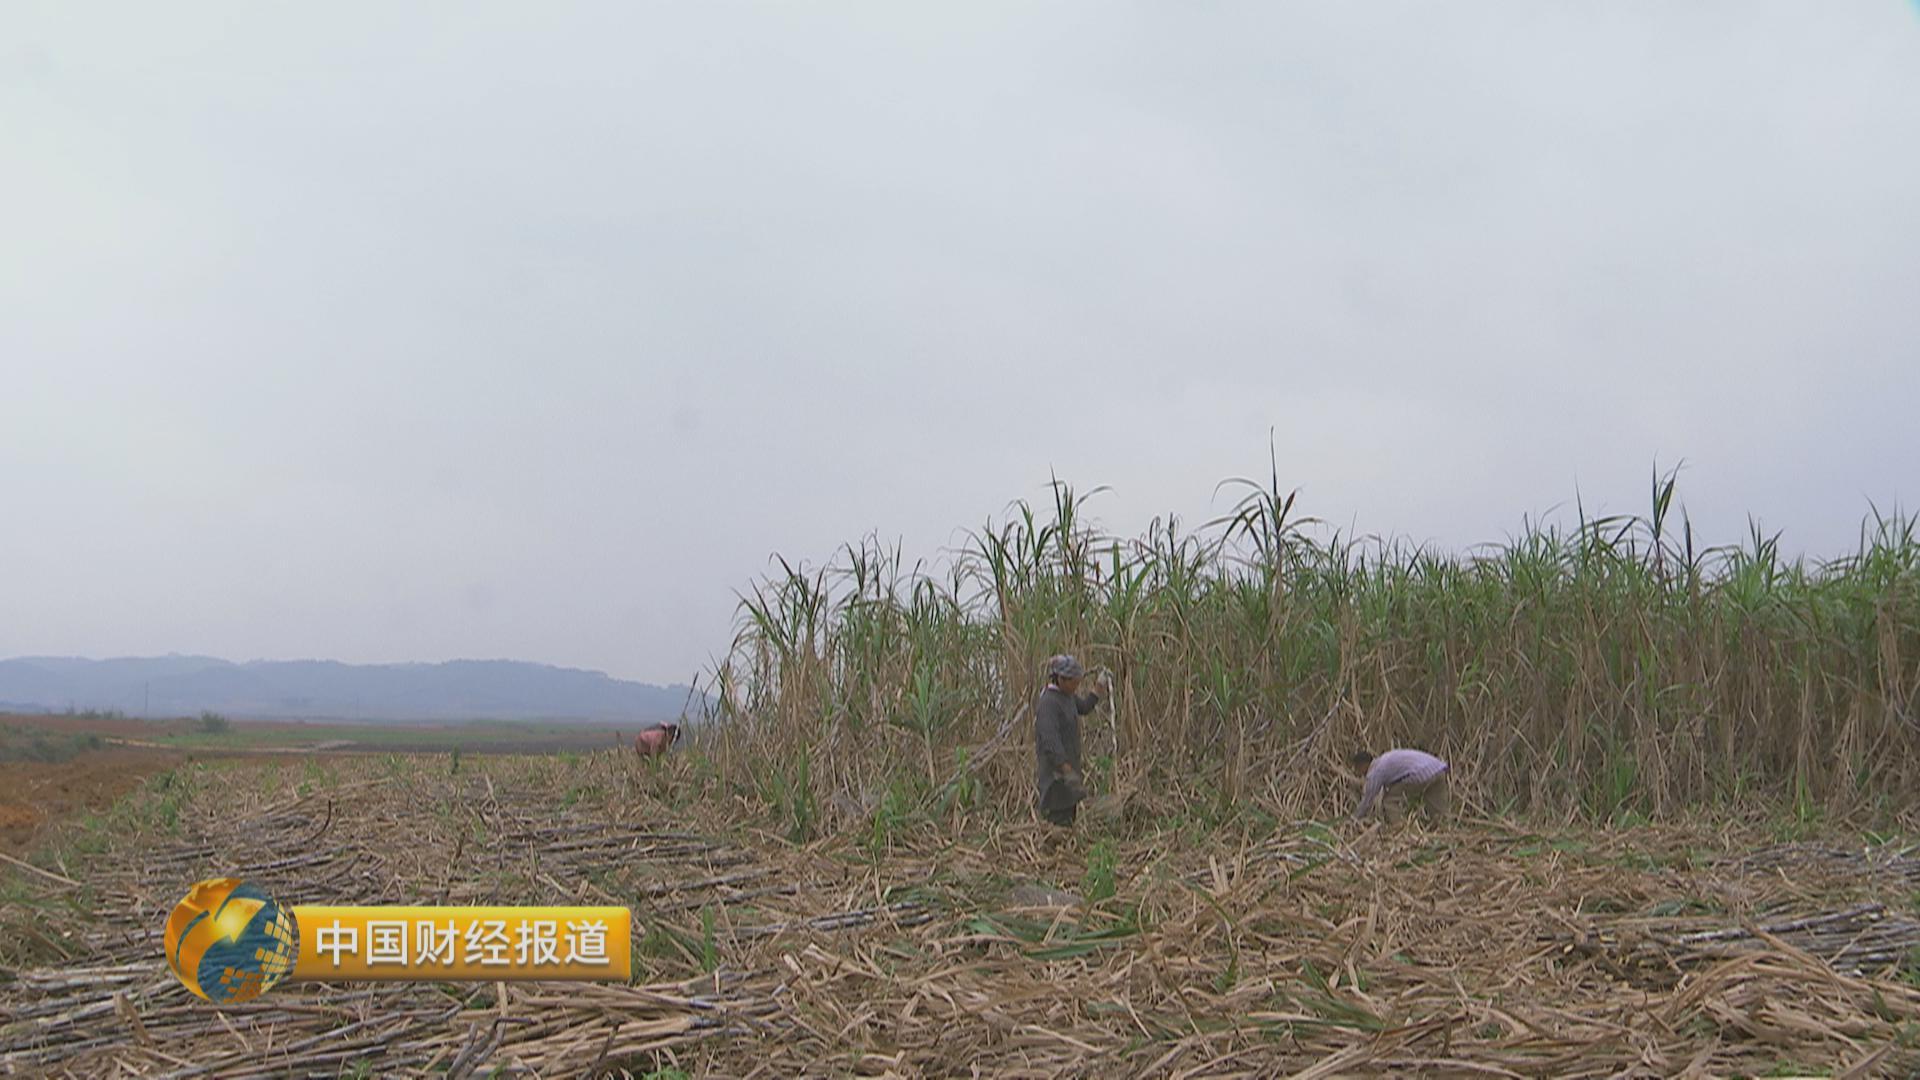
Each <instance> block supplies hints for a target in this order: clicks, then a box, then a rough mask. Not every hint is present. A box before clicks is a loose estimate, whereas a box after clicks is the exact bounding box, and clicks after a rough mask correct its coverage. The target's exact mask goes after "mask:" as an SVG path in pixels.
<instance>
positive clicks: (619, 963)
mask: <svg viewBox="0 0 1920 1080" xmlns="http://www.w3.org/2000/svg"><path fill="white" fill-rule="evenodd" d="M290 910H291V911H292V912H293V918H294V922H295V923H296V924H297V925H298V928H299V941H300V953H299V959H298V960H297V961H296V962H295V964H294V966H293V971H292V973H291V976H290V977H291V978H293V979H314V980H321V981H329V982H331V981H336V980H346V979H367V980H408V979H430V980H431V979H447V980H463V979H464V980H487V981H492V980H496V979H499V980H517V979H555V980H573V981H601V980H618V981H621V982H625V981H626V980H627V979H628V978H629V977H630V976H631V974H632V968H633V951H632V941H633V913H632V912H631V911H630V910H628V909H627V908H624V907H326V906H317V905H302V906H295V907H292V908H291V909H290Z"/></svg>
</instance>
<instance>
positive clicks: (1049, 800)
mask: <svg viewBox="0 0 1920 1080" xmlns="http://www.w3.org/2000/svg"><path fill="white" fill-rule="evenodd" d="M1086 674H1087V670H1086V669H1085V668H1083V667H1081V666H1080V661H1078V660H1075V659H1074V658H1073V657H1071V656H1056V657H1054V658H1053V659H1052V660H1049V661H1048V662H1047V688H1046V689H1045V690H1042V691H1040V700H1039V701H1036V702H1034V705H1033V752H1034V757H1035V770H1034V780H1035V782H1036V783H1037V785H1038V787H1039V803H1040V816H1042V817H1044V818H1046V819H1047V820H1048V821H1050V822H1052V823H1053V824H1055V825H1072V824H1073V822H1074V818H1076V817H1077V816H1079V812H1080V803H1081V801H1082V800H1083V799H1085V798H1086V797H1087V787H1086V783H1085V781H1084V780H1083V779H1082V778H1081V775H1080V718H1081V717H1082V716H1085V715H1086V714H1088V713H1090V712H1092V711H1093V710H1094V709H1096V708H1098V707H1099V705H1100V695H1099V694H1097V693H1093V692H1091V691H1089V692H1088V693H1085V694H1082V693H1080V680H1081V679H1083V678H1085V677H1086Z"/></svg>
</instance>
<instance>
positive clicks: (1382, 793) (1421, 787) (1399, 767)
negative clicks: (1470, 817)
mask: <svg viewBox="0 0 1920 1080" xmlns="http://www.w3.org/2000/svg"><path fill="white" fill-rule="evenodd" d="M1350 760H1351V761H1352V764H1353V771H1355V772H1357V773H1363V774H1365V776H1366V778H1367V781H1366V787H1365V788H1364V789H1363V790H1362V791H1361V793H1360V808H1359V809H1358V810H1355V811H1354V812H1353V816H1354V817H1356V818H1363V817H1366V816H1367V814H1368V812H1369V811H1371V810H1372V809H1373V808H1374V807H1375V806H1376V805H1380V804H1382V803H1383V801H1384V800H1385V798H1386V797H1387V795H1388V793H1390V792H1391V793H1394V794H1401V795H1405V796H1406V801H1407V805H1408V806H1409V807H1411V806H1412V805H1413V803H1414V802H1415V801H1418V802H1420V803H1421V804H1422V805H1424V806H1425V807H1426V809H1427V812H1428V813H1430V814H1432V815H1434V816H1435V817H1438V816H1440V815H1443V814H1445V813H1446V812H1447V804H1448V801H1449V800H1448V794H1447V776H1448V771H1447V763H1446V762H1444V761H1441V760H1440V759H1439V758H1437V757H1434V756H1433V755H1432V754H1429V753H1426V752H1424V751H1420V750H1389V751H1387V752H1386V753H1384V754H1381V755H1380V756H1379V757H1374V756H1373V755H1372V754H1369V753H1367V752H1366V751H1365V750H1357V751H1355V752H1354V755H1353V757H1352V758H1351V759H1350Z"/></svg>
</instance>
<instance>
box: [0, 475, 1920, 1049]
mask: <svg viewBox="0 0 1920 1080" xmlns="http://www.w3.org/2000/svg"><path fill="white" fill-rule="evenodd" d="M1246 488H1247V493H1246V497H1245V499H1244V500H1243V501H1242V502H1241V503H1240V505H1239V509H1238V512H1237V513H1236V514H1235V515H1233V516H1232V517H1231V518H1230V519H1229V520H1227V521H1226V522H1224V523H1222V524H1220V525H1218V526H1216V527H1215V528H1214V530H1213V531H1212V532H1211V533H1210V534H1207V535H1205V536H1194V537H1188V536H1183V535H1180V534H1176V533H1175V532H1173V531H1172V530H1171V529H1170V528H1167V529H1163V528H1160V527H1159V526H1156V527H1155V529H1153V530H1151V531H1150V532H1149V533H1148V534H1146V535H1145V536H1143V537H1140V538H1137V539H1134V540H1131V541H1126V542H1122V541H1116V540H1114V539H1112V538H1110V537H1105V536H1102V535H1098V534H1096V533H1095V532H1094V531H1093V530H1092V529H1091V528H1090V526H1088V525H1087V524H1084V523H1083V518H1082V515H1084V513H1085V503H1086V502H1087V501H1088V500H1087V498H1086V497H1084V496H1076V495H1075V494H1074V493H1073V492H1072V491H1071V490H1069V489H1067V488H1066V487H1064V486H1061V487H1060V488H1058V489H1057V491H1056V493H1055V500H1054V501H1053V503H1052V504H1051V505H1046V506H1042V507H1040V508H1039V509H1037V510H1036V509H1035V508H1033V507H1022V508H1021V509H1020V510H1019V512H1017V513H1015V514H1013V515H1011V516H1010V517H1009V518H1008V519H1007V520H1006V521H1005V522H1003V523H1002V524H1000V525H999V526H998V527H996V528H989V529H984V530H981V531H980V532H979V533H977V534H976V537H975V540H974V541H973V546H972V547H971V548H969V549H967V550H966V551H964V552H962V553H961V555H960V556H959V558H958V561H957V562H956V564H955V565H954V566H953V567H951V568H949V570H948V576H947V577H946V578H944V579H940V578H933V577H928V576H925V575H924V574H923V573H922V571H921V569H920V568H916V567H912V566H902V565H900V564H899V563H898V562H895V561H894V558H895V557H894V556H893V555H892V554H891V553H890V552H889V551H888V550H887V549H885V548H882V547H877V546H872V545H869V546H864V547H863V546H850V547H848V548H846V549H845V550H844V551H843V553H842V556H841V559H840V561H838V562H836V563H833V564H830V565H827V566H822V567H819V568H816V569H814V570H811V571H809V570H806V569H804V568H802V567H799V566H789V567H785V568H784V570H783V572H782V573H780V574H779V575H777V576H774V577H770V578H767V579H764V580H763V581H762V582H761V583H760V584H759V585H758V586H757V587H756V588H755V589H754V590H753V591H752V592H750V593H749V594H747V595H745V596H744V597H743V599H742V601H741V603H740V622H739V631H738V636H737V638H736V640H735V643H734V647H733V650H732V651H731V652H730V653H729V655H728V656H727V657H726V659H725V660H723V661H722V662H721V663H720V664H718V665H717V666H716V668H715V669H714V671H713V672H712V677H713V680H714V684H713V690H714V692H713V693H712V695H711V697H710V698H708V699H707V700H709V701H710V706H709V708H708V711H707V714H706V715H705V716H703V717H702V718H700V719H698V720H689V726H690V730H689V731H688V732H687V733H684V734H683V733H681V732H680V731H679V725H672V727H673V728H674V730H673V731H672V732H669V733H665V734H663V737H661V738H659V739H652V740H649V739H645V738H642V737H640V736H636V737H635V739H634V740H633V742H632V743H631V744H629V743H626V742H612V741H611V740H604V739H603V741H601V742H600V744H599V745H583V746H580V747H578V748H575V749H565V748H559V747H556V748H554V749H552V750H550V751H549V752H547V753H541V754H529V753H525V752H519V749H520V748H519V747H517V746H512V745H509V746H508V747H507V748H506V752H503V753H467V754H461V753H458V752H455V751H453V750H448V751H444V752H438V753H420V752H406V751H381V750H378V749H370V748H362V749H359V750H353V749H349V748H336V749H332V750H321V749H309V750H305V751H304V752H299V751H297V752H294V753H279V754H269V753H253V754H249V753H246V752H244V747H243V743H244V740H241V741H237V742H229V743H228V744H226V745H227V750H226V752H225V753H224V754H220V753H214V754H209V753H208V752H207V749H206V746H205V745H204V744H203V745H200V746H199V747H197V748H195V747H187V748H184V749H176V750H172V751H165V753H166V754H167V755H168V756H167V757H166V759H165V760H164V761H162V762H161V763H159V764H158V765H156V767H155V769H156V771H153V772H151V773H150V774H148V775H146V776H145V777H144V778H143V779H141V780H139V781H138V783H137V786H136V787H134V789H133V790H131V791H130V792H128V793H127V794H125V795H123V796H122V797H120V798H118V799H117V800H113V801H111V802H110V803H109V804H108V805H106V806H105V807H103V808H100V809H96V810H93V811H88V812H83V813H76V814H73V815H70V816H69V817H68V818H67V819H65V820H62V821H57V822H53V823H50V824H48V825H47V826H46V827H45V828H44V829H43V830H42V833H41V834H40V836H39V838H38V839H37V841H36V843H35V844H34V845H33V846H32V847H31V848H29V849H26V850H28V851H29V852H30V854H29V855H28V857H26V858H21V857H18V856H15V855H9V856H8V857H7V862H8V864H9V865H8V871H9V872H8V875H7V877H6V879H5V880H6V888H7V890H8V891H7V904H6V909H5V910H6V923H7V925H6V928H5V929H6V931H7V932H6V935H5V937H4V939H0V940H4V941H5V952H6V955H5V956H4V957H0V961H3V962H4V965H5V970H6V978H5V981H4V982H3V983H0V1002H4V1010H3V1011H4V1014H5V1015H6V1016H7V1017H8V1021H7V1023H6V1025H5V1027H4V1029H0V1066H3V1067H4V1068H5V1069H6V1070H7V1071H9V1072H10V1073H14V1074H21V1075H54V1076H74V1077H83V1076H87V1077H90V1076H107V1075H134V1076H188V1075H192V1076H201V1075H205V1076H247V1075H257V1074H260V1073H262V1072H266V1073H273V1074H279V1075H308V1076H340V1075H348V1076H365V1075H443V1074H444V1075H452V1076H468V1075H483V1076H484V1075H500V1076H574V1075H594V1076H646V1077H671V1076H681V1075H685V1076H741V1077H749V1076H787V1075H809V1076H812V1075H817V1076H849V1075H851V1076H917V1075H992V1076H1061V1075H1077V1076H1123V1075H1124V1076H1182V1077H1186V1076H1192V1077H1201V1076H1208V1077H1255V1076H1277V1075H1291V1076H1344V1075H1407V1074H1432V1075H1497V1076H1596V1077H1598V1076H1735V1075H1741V1076H1785V1075H1836V1076H1837V1075H1848V1076H1869V1075H1899V1074H1903V1073H1905V1072H1907V1071H1910V1070H1912V1069H1914V1068H1917V1067H1920V1047H1916V1046H1914V1045H1913V1043H1914V1039H1915V1037H1916V1035H1920V1025H1917V1023H1916V1022H1917V1021H1920V967H1916V960H1917V959H1920V951H1916V949H1920V909H1917V908H1916V901H1915V897H1916V896H1920V830H1917V829H1916V827H1915V819H1914V817H1913V816H1912V806H1911V803H1910V800H1909V799H1907V798H1906V796H1905V794H1904V792H1905V791H1907V790H1910V789H1909V788H1908V787H1907V785H1908V783H1909V778H1910V777H1911V776H1913V769H1914V766H1915V764H1916V761H1915V756H1914V751H1913V749H1912V747H1913V739H1914V735H1913V731H1912V728H1913V724H1914V719H1913V717H1912V714H1911V713H1910V711H1909V710H1911V709H1912V708H1913V701H1914V698H1913V695H1914V694H1915V693H1916V692H1917V691H1920V678H1916V667H1915V664H1916V662H1917V661H1916V659H1915V658H1916V657H1920V544H1917V543H1916V542H1915V537H1914V535H1913V526H1912V523H1911V521H1910V520H1908V521H1883V522H1881V523H1879V526H1878V531H1877V532H1875V533H1872V534H1870V535H1869V536H1868V537H1867V539H1866V540H1865V541H1864V542H1863V547H1862V549H1861V550H1860V552H1859V553H1858V554H1857V555H1856V556H1854V557H1852V558H1850V559H1847V560H1844V561H1841V562H1836V563H1833V564H1830V565H1827V566H1824V567H1822V568H1819V569H1817V570H1810V569H1808V568H1806V567H1793V568H1788V567H1783V566H1782V565H1780V564H1778V563H1777V562H1775V561H1774V560H1775V556H1774V554H1773V552H1772V551H1771V550H1770V549H1769V548H1767V547H1766V546H1765V544H1764V543H1762V545H1761V546H1760V547H1758V548H1757V549H1751V550H1748V549H1734V550H1729V551H1724V552H1717V553H1711V554H1708V555H1701V554H1698V553H1688V552H1686V551H1685V550H1684V549H1681V548H1677V547H1675V546H1674V544H1673V543H1672V541H1671V539H1670V538H1669V537H1668V536H1666V535H1664V533H1665V529H1664V527H1663V522H1662V520H1661V518H1660V517H1659V516H1658V514H1659V513H1660V512H1661V510H1662V509H1663V508H1664V507H1665V506H1666V505H1667V503H1668V501H1669V499H1670V498H1671V495H1672V489H1671V480H1668V481H1667V482H1666V483H1665V484H1657V485H1656V487H1655V502H1654V507H1653V510H1652V512H1651V515H1650V516H1647V517H1644V518H1635V519H1633V520H1632V521H1628V522H1624V523H1623V522H1608V523H1593V524H1592V525H1590V526H1588V527H1586V528H1584V529H1582V530H1580V531H1578V532H1576V533H1573V534H1570V535H1564V536H1561V535H1549V534H1541V535H1536V536H1532V537H1528V538H1526V539H1525V540H1523V541H1521V542H1517V543H1515V544H1513V545H1510V546H1508V547H1506V548H1505V549H1503V550H1502V551H1500V552H1498V553H1496V554H1492V555H1488V556H1485V557H1482V558H1479V559H1476V560H1473V561H1470V562H1467V561H1462V562H1447V561H1440V560H1433V559H1425V558H1418V557H1404V556H1403V555H1400V554H1397V553H1395V552H1393V551H1391V550H1387V549H1368V548H1366V547H1363V546H1360V545H1351V544H1345V543H1339V542H1321V541H1315V540H1314V539H1312V537H1311V536H1310V535H1309V534H1308V532H1307V530H1306V528H1305V526H1304V525H1302V524H1301V523H1300V522H1298V521H1296V520H1293V519H1292V518H1291V517H1290V515H1291V514H1292V512H1293V511H1292V499H1291V497H1290V496H1288V495H1287V494H1284V493H1282V492H1281V491H1279V490H1278V489H1277V488H1275V487H1272V486H1266V487H1262V486H1261V485H1259V484H1256V483H1251V482H1249V483H1248V484H1247V485H1246ZM1037 522H1044V524H1036V523H1037ZM1235 552H1238V553H1240V554H1239V555H1238V556H1233V553H1235ZM1230 556H1233V557H1230ZM1053 642H1073V643H1077V644H1076V647H1077V648H1079V649H1080V650H1081V652H1082V653H1084V654H1085V655H1086V656H1087V657H1089V658H1090V659H1093V660H1097V661H1100V667H1099V678H1100V679H1101V680H1104V685H1105V686H1106V687H1107V689H1108V692H1109V694H1110V700H1108V701H1107V702H1104V703H1102V704H1101V705H1100V706H1099V707H1097V708H1095V709H1094V710H1092V711H1090V712H1089V713H1087V715H1086V723H1085V727H1086V733H1085V755H1084V756H1085V763H1086V764H1085V781H1084V784H1085V787H1086V788H1087V790H1088V795H1087V797H1086V799H1085V800H1084V803H1083V804H1082V808H1081V809H1082V812H1081V813H1080V814H1079V816H1078V818H1077V820H1076V821H1075V822H1074V824H1073V825H1072V826H1071V827H1070V828H1066V829H1062V828H1060V827H1059V826H1057V825H1055V824H1053V823H1051V822H1048V821H1045V820H1043V819H1042V818H1040V817H1039V816H1038V815H1037V814H1036V811H1035V804H1034V798H1035V796H1034V792H1033V783H1034V781H1033V778H1032V773H1031V768H1032V761H1033V755H1034V753H1035V734H1034V731H1035V722H1034V720H1033V716H1032V714H1033V706H1032V705H1031V704H1030V703H1029V702H1026V701H1024V700H1022V699H1024V698H1026V697H1028V696H1030V695H1031V694H1032V693H1034V692H1036V688H1037V687H1038V686H1039V684H1040V681H1041V673H1042V672H1043V671H1044V670H1045V668H1046V665H1047V663H1048V659H1047V656H1046V655H1045V653H1046V649H1044V648H1040V647H1039V646H1041V645H1042V643H1053ZM1787 657H1791V658H1795V659H1793V660H1789V661H1786V662H1782V660H1781V659H1780V658H1787ZM1769 661H1771V662H1769ZM1078 666H1079V667H1082V668H1083V667H1084V665H1078ZM1062 670H1065V668H1064V666H1063V667H1062ZM1075 681H1076V682H1077V681H1078V680H1075ZM1023 683H1024V685H1022V684H1023ZM1050 692H1052V691H1044V692H1042V694H1043V697H1042V700H1044V693H1050ZM1016 693H1017V694H1018V696H1015V694H1016ZM61 719H62V718H58V717H54V718H47V719H46V720H45V721H43V722H44V723H57V722H59V721H60V720H61ZM73 723H74V724H75V725H76V726H79V727H84V726H85V724H84V721H76V722H73ZM122 726H123V727H124V726H125V722H124V721H123V722H122ZM652 730H656V731H658V730H660V729H652ZM332 733H335V732H323V734H332ZM443 734H444V733H443ZM454 734H455V735H457V734H458V732H457V730H456V731H455V732H454ZM643 735H644V733H643ZM416 737H418V736H416ZM583 738H586V737H585V736H583ZM1389 743H1394V744H1402V743H1404V744H1415V743H1417V744H1421V745H1427V746H1432V747H1436V748H1447V749H1448V750H1449V751H1450V752H1449V753H1448V755H1447V758H1446V762H1445V766H1446V768H1447V770H1448V772H1449V774H1450V775H1451V776H1452V778H1453V798H1452V802H1451V804H1450V805H1449V806H1447V807H1446V808H1445V809H1444V810H1442V811H1441V812H1439V813H1434V812H1430V810H1429V808H1428V807H1426V806H1424V805H1421V806H1415V805H1412V804H1410V803H1408V802H1406V801H1405V800H1397V801H1396V800H1394V799H1393V798H1392V793H1391V792H1389V793H1388V797H1387V798H1386V799H1385V800H1384V801H1383V804H1382V806H1381V808H1380V812H1377V813H1373V814H1369V815H1368V816H1367V817H1365V818H1359V817H1356V815H1355V809H1356V807H1357V806H1358V805H1359V804H1360V803H1361V788H1362V785H1361V782H1360V777H1359V775H1358V774H1357V773H1355V772H1351V771H1347V770H1346V767H1345V762H1344V750H1345V749H1346V748H1348V747H1351V746H1364V745H1374V746H1384V745H1387V744H1389ZM348 745H349V746H350V745H351V744H348ZM109 749H111V748H109ZM96 752H97V751H96ZM122 752H125V751H122ZM153 752H155V753H161V752H163V751H161V750H159V749H158V748H156V749H155V750H154V751H153ZM205 868H217V869H218V870H219V871H220V872H221V873H229V874H232V875H235V876H238V877H240V878H243V879H245V880H247V881H249V882H255V883H258V884H259V885H260V886H261V887H262V888H264V889H265V890H266V891H267V892H268V893H270V894H271V895H272V896H273V897H274V898H275V899H276V900H278V901H281V902H283V903H289V904H298V903H303V902H317V903H327V904H349V903H362V904H422V905H448V904H451V905H461V904H527V905H542V904H562V903H595V904H606V905H618V906H621V907H625V908H627V909H629V910H630V911H631V912H632V918H633V921H634V932H633V937H632V940H631V943H630V944H631V950H632V968H631V974H630V977H629V978H628V979H625V980H622V981H620V982H618V983H612V984H607V983H589V984H579V985H574V984H556V983H542V982H539V981H504V980H502V981H494V982H478V983H467V982H458V983H456V982H424V983H401V984H391V985H389V984H381V983H371V984H366V985H364V986H362V985H356V984H334V985H329V984H327V983H324V982H320V983H304V982H300V981H292V982H289V983H288V984H287V985H286V986H284V987H281V988H279V989H276V990H275V991H274V992H273V993H272V994H270V995H266V996H264V997H263V998H262V999H260V1000H257V1001H250V1002H245V1003H237V1004H229V1005H226V1006H223V1007H221V1008H219V1009H217V1010H210V1009H208V1008H206V1007H205V1006H204V1003H202V1002H200V1001H198V1000H196V998H195V997H194V996H193V994H191V993H190V992H189V990H188V989H187V988H185V987H183V986H182V985H181V984H180V982H179V981H178V980H177V979H176V978H174V977H173V976H172V975H170V974H169V973H168V971H167V963H166V961H165V960H164V958H163V950H162V949H161V948H160V947H159V942H158V938H159V935H160V932H161V926H162V919H163V916H164V914H165V912H166V911H167V910H168V908H169V907H170V906H171V905H173V904H174V903H175V902H176V901H177V900H178V899H179V898H178V895H177V893H178V892H179V889H180V887H181V883H182V882H183V881H187V880H190V879H192V878H193V877H194V876H195V875H196V874H197V873H200V872H201V871H202V870H203V869H205ZM303 947H305V946H303Z"/></svg>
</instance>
